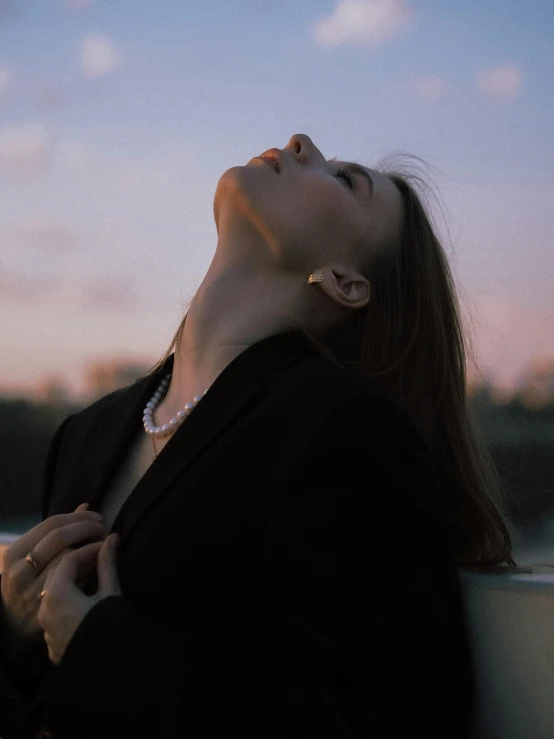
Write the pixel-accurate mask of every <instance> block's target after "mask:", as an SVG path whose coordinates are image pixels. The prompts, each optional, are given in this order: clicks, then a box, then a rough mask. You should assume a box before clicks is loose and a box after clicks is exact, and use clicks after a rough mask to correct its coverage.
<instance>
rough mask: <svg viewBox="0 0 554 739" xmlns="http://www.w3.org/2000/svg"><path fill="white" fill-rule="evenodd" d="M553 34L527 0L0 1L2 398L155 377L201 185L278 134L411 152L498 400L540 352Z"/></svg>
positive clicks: (550, 337) (205, 189)
mask: <svg viewBox="0 0 554 739" xmlns="http://www.w3.org/2000/svg"><path fill="white" fill-rule="evenodd" d="M553 33H554V3H552V2H549V1H547V0H526V2H525V3H522V2H515V0H503V1H502V2H497V1H493V0H463V2H462V0H449V2H448V3H436V2H429V1H427V0H338V2H337V0H330V1H329V2H322V1H321V0H318V1H317V2H315V1H312V0H306V1H305V2H303V3H298V2H292V0H279V2H278V3H276V2H269V0H237V1H234V2H228V0H227V2H225V1H224V0H217V1H212V2H209V1H207V0H187V2H182V0H179V1H177V0H165V1H164V2H163V3H160V2H159V0H156V1H154V0H141V1H140V3H138V2H130V0H118V2H108V1H107V0H27V1H26V2H17V0H0V349H1V351H0V393H1V394H4V395H9V394H21V393H27V392H32V390H33V388H36V387H37V385H38V384H40V383H41V382H43V381H44V379H45V378H55V377H58V378H60V379H61V380H63V381H64V382H66V383H67V385H68V387H69V388H70V390H71V392H73V393H75V394H79V393H81V392H83V391H84V382H85V368H86V367H87V365H90V364H94V363H97V362H103V361H111V360H112V359H114V358H126V359H131V360H136V361H139V362H144V363H145V364H146V365H151V364H153V363H154V362H155V361H157V360H158V358H159V357H160V356H161V355H162V354H163V353H164V352H165V350H166V349H167V347H168V346H169V343H170V341H171V339H172V337H173V334H174V333H175V330H176V329H177V326H178V324H179V322H180V320H181V318H182V316H183V314H184V312H185V310H186V307H187V305H188V301H189V300H190V299H191V298H192V297H193V295H194V293H195V291H196V289H197V288H198V286H199V285H200V283H201V282H202V279H203V277H204V275H205V274H206V271H207V269H208V267H209V265H210V262H211V260H212V258H213V255H214V252H215V248H216V244H217V232H216V227H215V223H214V218H213V197H214V194H215V190H216V187H217V183H218V180H219V178H220V177H221V175H222V174H223V173H224V172H225V171H226V170H227V169H229V168H230V167H234V166H237V165H245V164H246V163H247V162H248V161H249V160H250V159H251V158H252V157H254V156H257V155H259V154H261V153H262V152H263V151H265V150H267V149H269V148H271V147H277V148H284V147H285V146H286V145H287V143H288V141H289V139H290V137H291V136H292V135H294V134H296V133H304V134H307V135H308V136H310V138H311V139H312V140H313V142H314V143H315V144H316V146H317V147H318V148H319V149H320V150H321V151H322V152H323V154H324V156H325V157H327V158H328V159H329V158H331V157H335V156H336V157H338V158H339V159H341V160H347V161H348V160H349V161H358V162H360V163H361V164H363V165H364V166H366V167H369V168H371V167H372V166H373V164H374V163H376V162H377V161H378V160H379V159H380V158H381V157H383V156H386V155H388V154H393V153H394V152H406V153H408V154H411V155H414V156H417V157H420V158H421V159H422V160H423V162H424V163H425V165H426V170H425V172H426V175H427V179H428V181H429V183H430V186H431V188H432V195H431V201H430V202H431V205H432V207H433V209H434V217H435V222H436V224H437V232H438V233H439V236H440V237H441V242H442V244H443V247H444V249H445V251H446V254H447V256H448V259H449V264H450V267H451V269H452V272H453V274H454V276H455V279H456V283H457V286H458V298H459V300H460V303H461V308H462V316H463V320H464V323H465V325H466V330H467V332H468V335H469V334H470V335H471V339H472V342H473V349H474V351H475V353H476V360H477V362H478V364H479V367H480V369H481V371H482V372H483V373H484V374H486V375H488V376H490V377H492V378H494V380H495V381H496V382H497V383H498V384H500V385H504V386H506V387H510V386H513V385H514V384H515V383H517V382H518V380H519V378H521V376H522V373H523V372H524V371H525V369H526V367H528V365H529V363H530V362H532V361H534V360H536V359H537V358H541V357H545V356H553V355H554V290H552V285H553V284H554V283H553V280H554V249H553V242H554V207H553V203H554V147H553V131H554V45H553V44H552V38H553ZM420 173H421V170H420ZM433 198H434V199H435V200H433Z"/></svg>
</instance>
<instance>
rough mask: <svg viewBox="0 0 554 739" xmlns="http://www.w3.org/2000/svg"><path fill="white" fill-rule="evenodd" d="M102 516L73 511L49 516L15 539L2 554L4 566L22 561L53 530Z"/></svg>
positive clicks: (93, 512) (95, 513) (100, 518)
mask: <svg viewBox="0 0 554 739" xmlns="http://www.w3.org/2000/svg"><path fill="white" fill-rule="evenodd" d="M101 520H102V516H101V514H100V513H97V512H96V511H74V512H73V513H59V514H57V515H55V516H49V517H48V518H45V519H44V521H41V522H40V523H39V524H37V525H36V526H34V527H33V528H32V529H30V530H29V531H27V533H25V534H23V535H22V536H20V537H19V539H16V540H15V541H14V542H13V543H12V544H10V546H9V547H7V549H6V551H5V553H4V566H6V565H12V564H13V563H14V562H16V561H17V560H18V559H24V558H25V557H26V556H27V554H29V552H30V551H31V550H32V549H34V547H35V546H36V545H37V544H38V543H39V541H41V539H44V537H45V536H46V535H47V534H48V533H49V532H50V531H53V530H54V529H57V528H60V527H61V526H67V525H69V524H72V523H77V522H79V521H101Z"/></svg>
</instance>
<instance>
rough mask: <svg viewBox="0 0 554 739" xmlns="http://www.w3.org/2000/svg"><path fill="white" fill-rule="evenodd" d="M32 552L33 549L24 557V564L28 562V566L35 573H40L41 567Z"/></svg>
mask: <svg viewBox="0 0 554 739" xmlns="http://www.w3.org/2000/svg"><path fill="white" fill-rule="evenodd" d="M34 551H35V550H34V549H31V551H30V552H29V554H28V555H27V556H26V557H25V562H28V563H29V564H30V565H32V566H33V569H34V570H35V572H40V571H41V570H42V565H41V563H40V562H39V560H38V559H37V558H36V556H35V554H34Z"/></svg>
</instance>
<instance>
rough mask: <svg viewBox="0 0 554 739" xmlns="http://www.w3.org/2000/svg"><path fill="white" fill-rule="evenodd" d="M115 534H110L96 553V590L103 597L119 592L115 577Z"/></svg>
mask: <svg viewBox="0 0 554 739" xmlns="http://www.w3.org/2000/svg"><path fill="white" fill-rule="evenodd" d="M118 538H119V537H118V535H117V534H110V535H109V536H108V538H107V539H106V541H105V542H104V543H103V544H102V547H101V549H100V551H99V552H98V590H99V591H100V593H101V594H102V595H104V596H106V595H116V594H117V593H120V592H121V588H120V586H119V577H118V575H117V541H118Z"/></svg>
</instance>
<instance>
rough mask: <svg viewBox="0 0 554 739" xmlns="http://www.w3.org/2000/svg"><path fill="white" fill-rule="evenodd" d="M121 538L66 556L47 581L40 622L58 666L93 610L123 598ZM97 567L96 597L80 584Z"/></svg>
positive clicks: (111, 539) (49, 652)
mask: <svg viewBox="0 0 554 739" xmlns="http://www.w3.org/2000/svg"><path fill="white" fill-rule="evenodd" d="M117 536H118V535H117V534H110V536H108V538H107V539H106V540H105V541H104V542H94V543H93V544H87V545H86V546H84V547H81V548H80V549H76V550H75V551H74V552H69V553H68V554H65V555H64V557H63V559H62V560H61V562H60V563H59V565H58V566H57V567H56V569H55V570H52V571H51V572H50V573H49V574H48V576H47V578H46V582H45V584H44V588H43V592H42V593H41V603H40V608H39V611H38V616H37V619H38V622H39V624H40V626H41V628H42V629H43V630H44V640H45V642H46V646H47V647H48V657H49V658H50V661H51V662H53V663H54V664H55V665H57V664H58V663H59V662H60V660H61V658H62V657H63V654H64V652H65V650H66V648H67V645H68V644H69V642H70V641H71V639H72V637H73V634H74V633H75V632H76V631H77V628H78V626H79V624H80V623H81V621H82V620H83V619H84V617H85V616H86V615H87V613H88V612H89V611H90V610H91V608H93V606H95V605H96V604H97V603H99V602H100V601H101V600H103V599H104V598H107V597H108V596H110V595H121V588H120V586H119V578H118V576H117V566H116V544H117ZM96 564H97V565H98V571H97V575H98V590H97V591H96V593H95V594H94V595H90V596H89V595H85V594H84V593H83V592H82V591H81V590H79V588H78V587H77V582H78V581H79V580H80V579H84V578H86V577H87V576H88V575H89V574H90V573H91V572H92V570H93V569H94V566H95V565H96Z"/></svg>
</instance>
